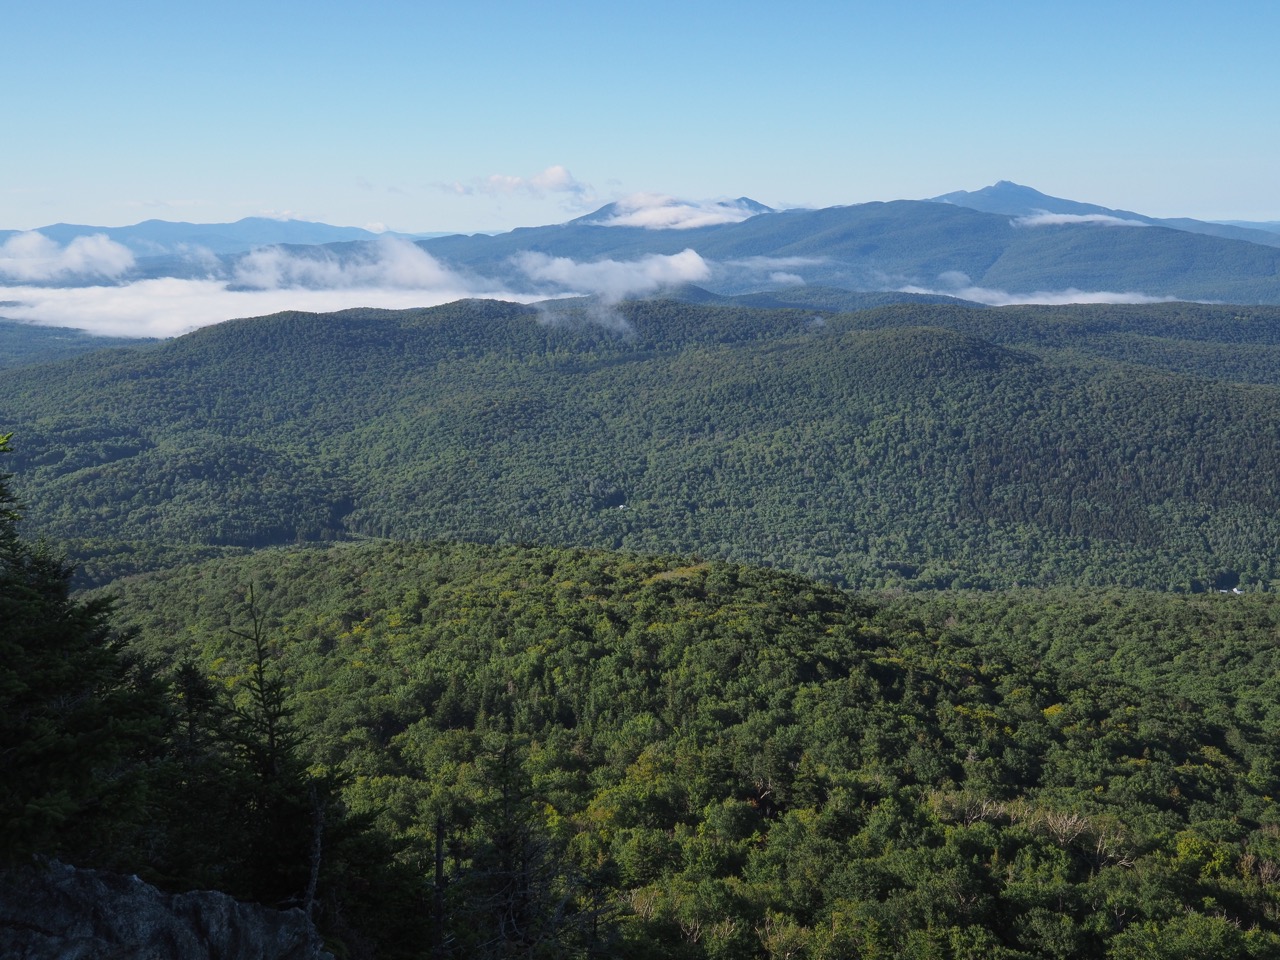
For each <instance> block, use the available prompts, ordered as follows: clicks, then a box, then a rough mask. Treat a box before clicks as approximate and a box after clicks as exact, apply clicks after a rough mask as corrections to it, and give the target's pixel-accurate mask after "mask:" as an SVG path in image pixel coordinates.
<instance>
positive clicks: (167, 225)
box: [0, 217, 434, 257]
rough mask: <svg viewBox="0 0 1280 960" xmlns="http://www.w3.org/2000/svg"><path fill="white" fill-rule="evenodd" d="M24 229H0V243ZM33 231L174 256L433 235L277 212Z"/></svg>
mask: <svg viewBox="0 0 1280 960" xmlns="http://www.w3.org/2000/svg"><path fill="white" fill-rule="evenodd" d="M23 232H25V231H20V230H0V243H3V242H4V241H5V240H7V239H9V238H10V237H12V236H14V235H15V234H18V233H23ZM34 232H36V233H41V234H44V236H46V237H48V238H49V239H50V240H53V241H56V242H57V243H60V244H68V243H70V242H71V241H72V240H75V239H77V238H79V237H92V236H105V237H107V238H108V239H110V240H113V241H115V242H116V243H118V244H121V245H122V246H125V247H128V248H129V250H130V251H132V253H133V254H134V255H135V256H137V257H157V256H169V255H173V254H182V253H190V252H192V251H196V250H200V251H207V252H209V253H213V254H219V255H227V254H237V253H247V252H248V251H250V250H253V249H254V248H256V247H267V246H274V245H277V244H304V245H314V244H326V243H345V242H350V241H366V242H367V241H371V240H376V239H378V237H380V236H388V235H389V236H396V237H408V238H410V239H413V238H421V237H426V236H434V234H404V233H390V234H379V233H374V232H373V231H371V230H365V229H363V228H361V227H335V226H330V225H329V224H327V223H314V222H312V221H309V220H277V219H274V218H272V217H245V218H244V219H242V220H237V221H236V222H235V223H183V222H174V221H171V220H144V221H142V222H141V223H135V224H132V225H131V226H127V227H94V226H88V225H85V224H77V223H54V224H50V225H49V226H47V227H38V228H37V229H36V230H35V231H34Z"/></svg>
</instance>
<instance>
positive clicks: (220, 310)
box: [0, 277, 533, 337]
mask: <svg viewBox="0 0 1280 960" xmlns="http://www.w3.org/2000/svg"><path fill="white" fill-rule="evenodd" d="M0 295H3V296H4V298H5V300H6V301H8V304H9V305H6V306H3V307H0V316H3V317H7V318H9V319H12V320H22V321H26V322H30V323H38V324H41V325H44V326H54V327H74V328H76V329H79V330H87V331H88V332H89V333H96V334H100V335H103V336H117V337H176V336H178V335H180V334H183V333H189V332H190V331H192V330H194V329H196V328H197V327H205V326H208V325H210V324H213V323H221V322H222V321H224V320H230V319H232V318H233V317H259V316H264V315H266V314H270V313H278V312H280V311H281V310H305V311H309V312H314V313H329V312H332V311H334V310H345V309H347V308H350V307H379V308H383V309H387V310H405V309H410V308H414V307H433V306H437V305H438V304H441V303H450V302H452V301H454V300H461V299H463V298H466V297H472V296H491V297H500V298H501V299H504V300H523V301H528V300H531V299H533V298H532V297H521V296H518V295H514V294H511V293H508V292H505V291H491V292H488V293H480V292H477V291H472V290H467V289H462V288H459V289H449V288H440V289H435V290H410V289H386V288H375V287H346V288H343V289H339V290H309V289H303V288H282V289H278V290H235V289H231V288H229V287H228V286H227V284H226V283H224V282H223V281H220V280H180V279H176V278H172V277H167V278H164V279H159V280H139V281H138V282H136V283H130V284H123V285H117V286H100V287H71V288H51V287H26V286H24V287H4V288H0Z"/></svg>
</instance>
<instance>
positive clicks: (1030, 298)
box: [898, 270, 1178, 307]
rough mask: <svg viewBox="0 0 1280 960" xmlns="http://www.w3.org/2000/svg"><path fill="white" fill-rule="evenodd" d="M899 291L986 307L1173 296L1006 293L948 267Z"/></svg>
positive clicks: (1100, 292)
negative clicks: (933, 279) (925, 282)
mask: <svg viewBox="0 0 1280 960" xmlns="http://www.w3.org/2000/svg"><path fill="white" fill-rule="evenodd" d="M898 292H899V293H924V294H941V295H943V296H948V297H959V298H960V299H961V300H972V301H973V302H975V303H984V304H986V305H987V306H989V307H1008V306H1013V305H1015V304H1038V305H1043V306H1059V305H1062V304H1068V303H1172V302H1173V301H1176V300H1177V299H1178V298H1177V297H1153V296H1150V295H1148V294H1145V293H1135V292H1126V293H1119V292H1115V291H1109V290H1077V289H1075V288H1074V287H1068V288H1067V289H1065V290H1037V291H1036V292H1034V293H1010V292H1009V291H1007V290H997V289H995V288H993V287H979V286H976V285H975V284H974V283H973V282H972V281H971V280H970V279H969V276H968V275H967V274H964V273H961V272H960V271H958V270H949V271H947V272H946V273H943V274H940V275H939V276H938V284H937V286H935V287H923V286H915V285H908V286H904V287H899V288H898Z"/></svg>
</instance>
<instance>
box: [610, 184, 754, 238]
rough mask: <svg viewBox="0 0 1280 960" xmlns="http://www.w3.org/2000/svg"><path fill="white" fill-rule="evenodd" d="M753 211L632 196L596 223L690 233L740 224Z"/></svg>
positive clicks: (731, 204) (730, 204)
mask: <svg viewBox="0 0 1280 960" xmlns="http://www.w3.org/2000/svg"><path fill="white" fill-rule="evenodd" d="M753 216H755V211H753V210H751V209H750V208H749V207H746V206H744V205H743V204H740V203H738V202H737V201H736V200H699V201H689V200H677V199H676V198H675V197H669V196H667V195H666V194H661V193H635V194H632V195H631V196H629V197H624V198H623V199H621V200H618V201H616V202H615V203H614V205H613V214H612V215H611V216H610V217H608V218H607V219H605V220H598V221H595V222H596V223H597V224H598V225H600V226H603V227H643V228H645V229H646V230H692V229H693V228H695V227H710V226H715V225H716V224H720V223H741V222H742V221H743V220H746V219H748V218H750V217H753Z"/></svg>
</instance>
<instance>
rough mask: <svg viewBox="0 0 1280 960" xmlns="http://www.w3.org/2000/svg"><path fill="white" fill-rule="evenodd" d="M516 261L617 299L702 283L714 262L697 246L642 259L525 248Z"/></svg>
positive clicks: (529, 273) (534, 273) (539, 275)
mask: <svg viewBox="0 0 1280 960" xmlns="http://www.w3.org/2000/svg"><path fill="white" fill-rule="evenodd" d="M513 263H514V264H515V266H516V268H517V269H518V270H520V272H521V273H523V274H524V275H525V276H526V277H528V278H529V279H530V280H533V281H535V282H537V283H550V284H555V285H556V286H558V287H560V288H562V290H563V291H571V292H576V293H582V294H595V295H596V296H599V297H601V298H603V299H604V300H606V301H608V302H612V303H616V302H617V301H619V300H621V299H622V298H623V297H628V296H635V295H636V294H643V293H652V292H653V291H655V290H660V289H662V288H663V287H670V286H675V285H678V284H682V283H700V282H702V281H705V280H707V279H708V278H710V276H711V265H710V264H709V263H708V262H707V261H706V260H703V259H702V257H700V256H699V255H698V253H697V252H696V251H694V250H683V251H681V252H680V253H676V254H671V255H670V256H667V255H664V254H657V253H655V254H650V255H648V256H645V257H641V258H640V259H638V260H593V261H589V262H579V261H576V260H571V259H570V258H568V257H551V256H548V255H547V254H545V253H533V252H525V253H521V254H518V255H517V256H516V257H514V258H513Z"/></svg>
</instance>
